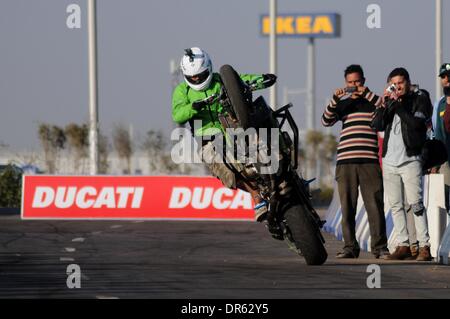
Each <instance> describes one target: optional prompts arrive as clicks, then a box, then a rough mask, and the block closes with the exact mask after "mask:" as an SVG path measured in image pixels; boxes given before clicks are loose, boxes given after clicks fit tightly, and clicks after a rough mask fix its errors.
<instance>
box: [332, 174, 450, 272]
mask: <svg viewBox="0 0 450 319" xmlns="http://www.w3.org/2000/svg"><path fill="white" fill-rule="evenodd" d="M423 182H424V205H425V207H426V208H427V218H428V229H429V233H430V244H431V254H432V255H433V256H439V258H440V259H442V260H443V262H444V263H447V264H448V257H449V256H448V255H449V250H450V224H449V222H450V219H448V218H447V212H446V210H445V197H444V196H445V195H444V177H443V175H442V174H432V175H426V176H425V177H424V180H423ZM384 202H385V219H386V235H387V238H388V248H389V250H390V251H393V250H394V249H395V246H396V235H395V233H394V224H393V220H392V212H391V210H390V209H389V207H388V206H387V204H386V203H387V201H386V195H385V201H384ZM447 219H448V221H447ZM341 220H342V211H341V205H340V202H339V195H338V191H337V187H335V191H334V194H333V200H332V202H331V204H330V206H329V208H328V210H327V214H326V223H325V225H324V230H325V231H326V232H329V233H333V234H334V235H335V236H336V238H337V239H338V240H343V236H342V227H341ZM446 227H447V230H446V232H445V234H444V230H445V228H446ZM355 228H356V229H355V231H356V239H357V240H358V242H359V245H360V247H361V249H362V250H365V251H370V231H369V223H368V220H367V214H366V210H365V208H364V203H363V200H362V196H361V192H360V194H359V197H358V205H357V213H356V227H355ZM443 234H444V235H443ZM441 241H442V243H441ZM442 256H444V257H442Z"/></svg>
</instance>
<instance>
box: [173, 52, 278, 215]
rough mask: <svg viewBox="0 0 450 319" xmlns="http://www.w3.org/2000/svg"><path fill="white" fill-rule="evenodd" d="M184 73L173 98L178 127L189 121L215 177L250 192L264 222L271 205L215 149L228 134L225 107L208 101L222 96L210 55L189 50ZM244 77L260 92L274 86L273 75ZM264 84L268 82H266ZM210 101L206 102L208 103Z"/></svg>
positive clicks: (229, 185) (183, 61)
mask: <svg viewBox="0 0 450 319" xmlns="http://www.w3.org/2000/svg"><path fill="white" fill-rule="evenodd" d="M180 66H181V70H182V72H183V75H184V82H182V83H180V84H179V85H178V86H177V87H176V88H175V90H174V92H173V96H172V118H173V120H174V121H175V122H176V123H178V124H184V123H186V122H189V124H190V126H191V130H192V133H193V135H194V137H196V138H198V139H197V140H201V152H200V153H201V157H202V160H203V162H204V163H205V164H206V165H207V167H208V169H209V171H210V172H211V174H212V175H214V176H215V177H217V178H219V179H220V180H221V181H222V183H223V184H224V185H225V186H226V187H228V188H233V189H236V188H240V189H242V190H245V191H247V192H249V193H250V194H251V195H252V197H253V200H254V202H255V208H254V210H255V219H256V221H259V222H262V221H263V220H264V219H265V217H266V215H267V211H268V203H267V201H265V200H264V199H262V198H261V196H260V195H259V192H258V191H257V190H255V189H253V188H252V187H251V186H250V185H248V184H247V183H246V182H245V181H243V180H242V179H240V178H239V174H236V173H235V172H234V171H233V170H231V169H230V168H229V167H228V166H227V165H225V164H224V163H223V160H222V156H221V155H219V154H218V153H217V152H216V151H215V150H214V146H213V143H212V140H213V139H214V138H217V137H218V136H222V135H223V134H224V128H223V127H222V125H221V123H220V121H219V117H218V115H219V114H221V113H223V106H222V105H221V104H220V103H219V102H218V101H207V100H208V99H207V98H208V97H210V96H212V95H215V94H220V92H221V88H222V83H221V80H220V75H219V74H218V73H213V66H212V62H211V59H210V58H209V56H208V54H207V53H206V52H205V51H203V50H202V49H200V48H197V47H193V48H190V49H186V50H185V54H184V55H183V57H182V58H181V63H180ZM240 78H241V79H242V80H243V81H244V82H247V83H256V88H257V89H264V88H267V87H269V86H271V85H273V84H274V83H275V81H276V76H275V75H273V74H263V75H252V74H242V75H240ZM263 82H264V83H263ZM205 99H206V100H205ZM194 120H201V121H202V122H201V127H200V128H198V129H197V130H196V131H194V125H193V124H194Z"/></svg>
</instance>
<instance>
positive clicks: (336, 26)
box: [260, 13, 341, 38]
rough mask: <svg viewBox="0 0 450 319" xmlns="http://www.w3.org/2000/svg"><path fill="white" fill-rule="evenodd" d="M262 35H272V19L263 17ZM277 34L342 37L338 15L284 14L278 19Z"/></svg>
mask: <svg viewBox="0 0 450 319" xmlns="http://www.w3.org/2000/svg"><path fill="white" fill-rule="evenodd" d="M260 22H261V23H260V25H261V34H262V35H263V36H268V35H269V34H270V17H269V16H268V15H263V16H261V19H260ZM275 29H276V34H277V36H281V37H300V38H337V37H340V36H341V16H340V14H338V13H323V14H321V13H315V14H283V15H278V16H277V17H276V27H275Z"/></svg>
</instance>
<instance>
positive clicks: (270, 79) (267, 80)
mask: <svg viewBox="0 0 450 319" xmlns="http://www.w3.org/2000/svg"><path fill="white" fill-rule="evenodd" d="M263 80H264V86H265V87H266V88H268V87H269V86H272V85H274V84H275V82H276V81H277V76H276V75H275V74H271V73H267V74H263Z"/></svg>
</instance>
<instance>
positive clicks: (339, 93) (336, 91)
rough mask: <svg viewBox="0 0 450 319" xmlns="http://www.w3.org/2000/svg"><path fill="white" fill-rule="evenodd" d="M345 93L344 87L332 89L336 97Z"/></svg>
mask: <svg viewBox="0 0 450 319" xmlns="http://www.w3.org/2000/svg"><path fill="white" fill-rule="evenodd" d="M345 94H347V93H345V89H336V90H335V91H334V95H336V96H337V97H338V99H340V98H341V97H343V96H344V95H345Z"/></svg>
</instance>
